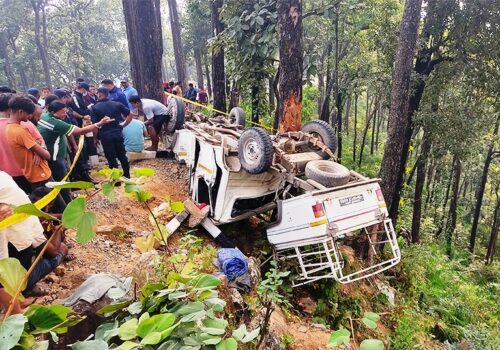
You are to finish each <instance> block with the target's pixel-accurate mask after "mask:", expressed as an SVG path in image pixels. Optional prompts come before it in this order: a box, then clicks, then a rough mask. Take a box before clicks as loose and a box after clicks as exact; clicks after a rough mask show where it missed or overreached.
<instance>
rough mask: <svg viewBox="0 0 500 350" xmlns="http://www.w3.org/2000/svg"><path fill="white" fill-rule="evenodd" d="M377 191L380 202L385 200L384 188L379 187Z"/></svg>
mask: <svg viewBox="0 0 500 350" xmlns="http://www.w3.org/2000/svg"><path fill="white" fill-rule="evenodd" d="M375 192H376V193H377V199H378V201H379V202H383V201H384V195H383V194H382V190H381V189H380V188H379V189H378V190H377V191H375Z"/></svg>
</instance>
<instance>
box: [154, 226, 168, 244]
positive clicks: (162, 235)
mask: <svg viewBox="0 0 500 350" xmlns="http://www.w3.org/2000/svg"><path fill="white" fill-rule="evenodd" d="M158 226H159V227H160V229H159V230H158ZM158 226H156V223H154V225H153V227H154V235H155V237H156V238H157V239H158V241H160V242H161V244H163V245H164V244H165V243H163V240H165V241H166V240H167V238H168V230H167V228H166V227H165V225H162V224H159V225H158Z"/></svg>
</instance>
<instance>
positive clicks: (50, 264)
mask: <svg viewBox="0 0 500 350" xmlns="http://www.w3.org/2000/svg"><path fill="white" fill-rule="evenodd" d="M63 260H64V253H63V252H62V251H61V252H59V253H58V254H57V256H56V257H55V258H46V257H43V258H42V259H40V261H39V262H38V264H36V266H35V268H34V269H33V271H31V273H30V275H29V277H28V283H27V284H26V290H31V289H32V288H33V287H34V286H35V284H36V283H37V282H38V281H40V280H41V279H42V278H44V277H45V276H47V275H48V274H49V273H51V272H52V271H54V269H55V268H56V267H57V266H59V265H60V264H61V262H62V261H63Z"/></svg>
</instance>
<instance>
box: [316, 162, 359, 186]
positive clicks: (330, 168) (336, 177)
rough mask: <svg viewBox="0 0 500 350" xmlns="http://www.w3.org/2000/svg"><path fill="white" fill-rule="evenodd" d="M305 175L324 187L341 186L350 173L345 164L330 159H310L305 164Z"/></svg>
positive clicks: (346, 181)
mask: <svg viewBox="0 0 500 350" xmlns="http://www.w3.org/2000/svg"><path fill="white" fill-rule="evenodd" d="M306 176H307V177H308V178H309V179H311V180H314V181H317V182H319V183H320V184H322V185H323V186H326V187H336V186H342V185H345V184H347V183H348V182H349V178H350V176H351V173H350V172H349V169H347V168H346V167H345V166H343V165H341V164H339V163H335V162H334V161H331V160H312V161H310V162H309V163H307V165H306Z"/></svg>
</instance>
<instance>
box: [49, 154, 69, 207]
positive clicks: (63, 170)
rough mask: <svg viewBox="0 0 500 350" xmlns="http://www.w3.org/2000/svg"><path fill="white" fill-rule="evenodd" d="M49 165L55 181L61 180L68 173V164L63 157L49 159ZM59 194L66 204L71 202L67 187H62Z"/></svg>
mask: <svg viewBox="0 0 500 350" xmlns="http://www.w3.org/2000/svg"><path fill="white" fill-rule="evenodd" d="M49 167H50V170H51V171H52V177H53V178H54V180H56V181H62V179H63V178H64V177H65V176H66V174H67V173H68V165H67V162H66V160H65V159H61V160H49ZM60 194H61V197H62V199H63V200H64V202H66V204H67V203H69V202H71V192H70V190H69V189H67V188H66V189H62V190H61V192H60Z"/></svg>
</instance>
